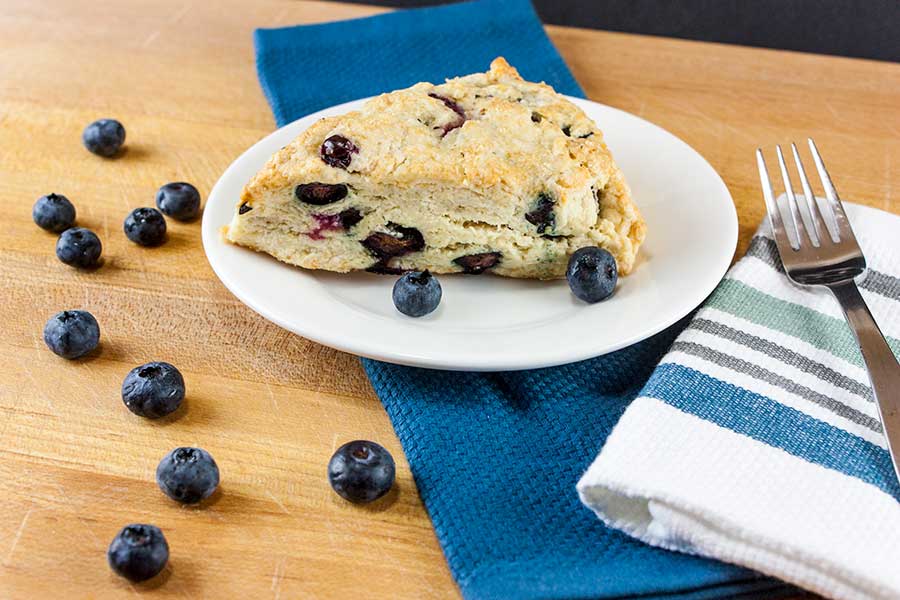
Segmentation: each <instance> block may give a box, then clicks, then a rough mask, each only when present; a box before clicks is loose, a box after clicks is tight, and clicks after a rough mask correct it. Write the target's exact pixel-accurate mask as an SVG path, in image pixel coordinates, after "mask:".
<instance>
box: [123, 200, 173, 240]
mask: <svg viewBox="0 0 900 600" xmlns="http://www.w3.org/2000/svg"><path fill="white" fill-rule="evenodd" d="M123 228H124V229H125V235H126V236H127V237H128V239H129V240H131V241H132V242H134V243H135V244H139V245H141V246H159V245H160V244H162V243H163V242H164V241H166V219H165V217H163V216H162V213H161V212H159V211H158V210H156V209H155V208H146V207H144V208H136V209H134V210H133V211H131V212H130V213H128V216H127V217H125V224H124V226H123Z"/></svg>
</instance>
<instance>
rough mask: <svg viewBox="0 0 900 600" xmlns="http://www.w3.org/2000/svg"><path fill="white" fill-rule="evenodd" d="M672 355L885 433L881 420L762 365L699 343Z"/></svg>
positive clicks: (676, 347) (678, 346)
mask: <svg viewBox="0 0 900 600" xmlns="http://www.w3.org/2000/svg"><path fill="white" fill-rule="evenodd" d="M670 351H672V352H684V353H685V354H691V355H693V356H697V357H699V358H702V359H703V360H706V361H709V362H711V363H713V364H716V365H718V366H720V367H724V368H726V369H731V370H732V371H737V372H738V373H744V374H745V375H749V376H750V377H753V378H754V379H757V380H759V381H764V382H765V383H768V384H770V385H774V386H776V387H779V388H781V389H783V390H785V391H786V392H789V393H791V394H795V395H797V396H800V397H801V398H804V399H806V400H809V401H810V402H812V403H814V404H818V405H819V406H821V407H822V408H826V409H828V410H830V411H831V412H833V413H834V414H836V415H840V416H841V417H843V418H845V419H847V420H848V421H852V422H854V423H856V424H858V425H862V426H863V427H865V428H867V429H871V430H872V431H874V432H876V433H882V431H883V430H882V428H881V423H879V422H878V419H875V418H872V417H870V416H869V415H867V414H865V413H862V412H860V411H858V410H856V409H855V408H852V407H850V406H847V405H846V404H843V403H842V402H838V401H837V400H835V399H834V398H829V397H828V396H825V395H824V394H820V393H818V392H816V391H814V390H811V389H809V388H808V387H805V386H802V385H800V384H799V383H796V382H793V381H791V380H790V379H787V378H785V377H782V376H781V375H778V374H776V373H773V372H772V371H769V370H768V369H764V368H762V367H760V366H759V365H755V364H753V363H751V362H747V361H746V360H742V359H740V358H736V357H734V356H728V355H727V354H723V353H722V352H719V351H717V350H713V349H712V348H709V347H707V346H704V345H702V344H697V343H695V342H675V343H674V344H672V349H671V350H670Z"/></svg>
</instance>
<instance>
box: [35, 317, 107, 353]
mask: <svg viewBox="0 0 900 600" xmlns="http://www.w3.org/2000/svg"><path fill="white" fill-rule="evenodd" d="M99 342H100V325H98V324H97V319H95V318H94V315H92V314H91V313H89V312H88V311H86V310H64V311H62V312H59V313H56V314H55V315H53V316H52V317H50V320H49V321H47V324H46V325H44V343H45V344H47V347H48V348H50V350H52V351H53V353H54V354H57V355H59V356H62V357H63V358H68V359H72V358H79V357H81V356H84V355H85V354H87V353H89V352H91V351H92V350H93V349H94V348H96V347H97V344H98V343H99Z"/></svg>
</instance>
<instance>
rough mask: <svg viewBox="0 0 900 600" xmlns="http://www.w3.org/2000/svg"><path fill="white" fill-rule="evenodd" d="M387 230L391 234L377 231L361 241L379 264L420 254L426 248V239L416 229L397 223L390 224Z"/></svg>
mask: <svg viewBox="0 0 900 600" xmlns="http://www.w3.org/2000/svg"><path fill="white" fill-rule="evenodd" d="M387 228H388V229H389V230H390V233H383V232H380V231H376V232H374V233H371V234H369V236H368V237H367V238H366V239H364V240H362V241H360V244H362V245H363V247H365V248H366V250H368V251H369V252H370V253H372V255H373V256H375V258H377V259H378V260H379V262H387V261H388V260H389V259H391V258H394V257H395V256H403V255H404V254H409V253H410V252H418V251H419V250H422V249H423V248H424V247H425V238H424V237H422V232H421V231H419V230H418V229H416V228H415V227H402V226H400V225H397V224H396V223H388V224H387Z"/></svg>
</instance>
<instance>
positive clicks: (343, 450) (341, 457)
mask: <svg viewBox="0 0 900 600" xmlns="http://www.w3.org/2000/svg"><path fill="white" fill-rule="evenodd" d="M395 472H396V469H395V467H394V457H392V456H391V453H390V452H388V451H387V450H385V449H384V448H383V447H382V446H380V445H379V444H376V443H375V442H367V441H365V440H356V441H353V442H348V443H346V444H344V445H343V446H341V447H340V448H338V449H337V451H336V452H335V453H334V455H333V456H332V457H331V461H329V463H328V482H329V483H330V484H331V487H332V488H334V491H335V492H337V493H338V495H339V496H341V497H342V498H344V499H345V500H349V501H350V502H356V503H359V504H362V503H366V502H372V501H373V500H377V499H378V498H381V497H382V496H384V495H385V494H387V492H388V490H390V489H391V486H392V485H394V475H395Z"/></svg>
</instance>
